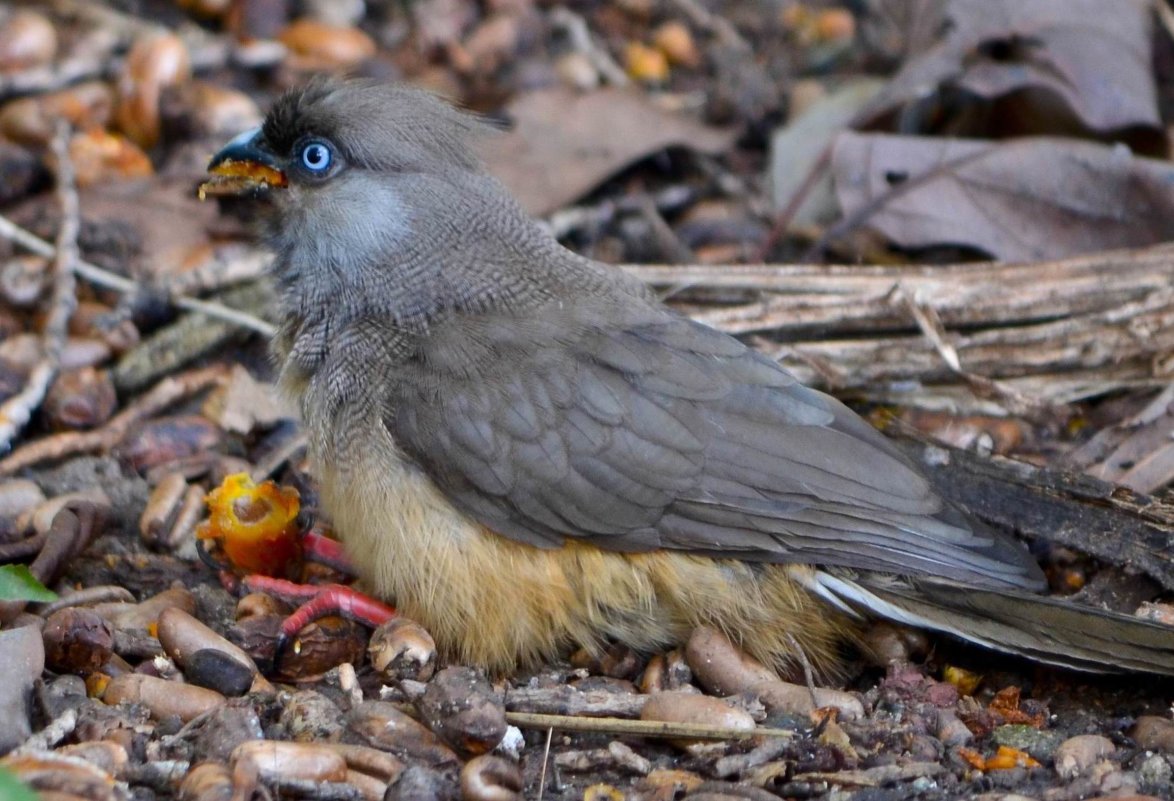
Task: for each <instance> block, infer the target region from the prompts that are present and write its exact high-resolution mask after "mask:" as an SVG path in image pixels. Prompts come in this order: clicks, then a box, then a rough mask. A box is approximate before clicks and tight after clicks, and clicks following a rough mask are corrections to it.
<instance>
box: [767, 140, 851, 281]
mask: <svg viewBox="0 0 1174 801" xmlns="http://www.w3.org/2000/svg"><path fill="white" fill-rule="evenodd" d="M850 126H851V123H849V126H848V127H850ZM831 163H832V143H831V142H828V143H827V145H826V146H825V147H824V149H823V150H822V151H820V154H819V158H817V159H816V160H815V161H813V162H812V163H811V166H810V167H808V168H807V175H805V176H804V177H803V182H802V183H800V184H799V186H798V188H797V189H795V191H794V192H793V193H792V194H791V199H790V200H788V201H787V205H786V206H785V207H784V208H783V210H782V211H780V212H779V213H778V215H777V216H776V217H775V219H774V222H773V223H772V224H771V227H770V231H769V232H768V233H767V235H766V239H764V240H763V242H762V245H761V246H760V247H759V248H758V253H757V254H756V255H755V257H754V261H765V260H766V257H767V256H768V255H769V254H770V252H771V251H772V250H773V249H774V246H775V245H776V244H778V241H779V240H780V239H781V238H782V237H783V235H784V234H786V233H787V230H788V229H789V228H790V227H791V221H792V220H794V219H795V215H796V214H798V213H799V209H800V208H801V207H802V206H803V203H804V201H806V200H807V196H808V195H810V194H811V190H812V189H814V188H815V186H816V184H818V183H819V179H820V178H822V177H823V174H824V173H825V172H827V169H828V167H829V166H831Z"/></svg>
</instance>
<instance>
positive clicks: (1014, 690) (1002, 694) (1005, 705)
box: [987, 687, 1047, 729]
mask: <svg viewBox="0 0 1174 801" xmlns="http://www.w3.org/2000/svg"><path fill="white" fill-rule="evenodd" d="M987 709H989V710H990V711H991V712H994V713H995V714H997V715H999V716H1000V717H1002V718H1003V721H1004V722H1005V723H1010V724H1023V725H1025V726H1032V727H1034V728H1036V729H1040V728H1043V725H1044V723H1046V722H1047V715H1045V714H1043V713H1042V712H1041V711H1039V710H1037V711H1035V712H1033V713H1029V712H1025V711H1024V710H1022V709H1020V708H1019V688H1018V687H1004V688H1003V689H1001V690H999V691H998V692H997V693H995V697H994V698H992V699H991V702H990V703H989V704H988V705H987Z"/></svg>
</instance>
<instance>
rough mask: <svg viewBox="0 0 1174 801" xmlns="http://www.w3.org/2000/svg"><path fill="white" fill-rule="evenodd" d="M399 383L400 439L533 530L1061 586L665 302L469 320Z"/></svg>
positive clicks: (501, 521)
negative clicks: (1045, 578) (658, 305)
mask: <svg viewBox="0 0 1174 801" xmlns="http://www.w3.org/2000/svg"><path fill="white" fill-rule="evenodd" d="M619 305H620V306H623V304H619ZM634 306H635V304H633V307H634ZM601 320H604V321H606V322H603V323H601V322H600V321H601ZM398 378H399V380H398V381H397V384H396V389H395V394H394V397H393V398H392V399H391V401H390V403H389V407H388V411H387V413H386V415H385V425H387V427H388V429H389V431H390V433H391V434H392V436H393V438H394V439H395V441H396V442H397V443H398V445H399V447H401V448H402V449H403V450H404V451H405V453H407V454H408V455H409V456H410V457H411V458H413V459H414V460H415V461H416V462H417V463H418V464H419V465H420V466H421V467H422V468H423V469H424V470H425V471H426V472H427V473H428V474H429V475H430V477H431V478H432V479H433V481H434V482H435V483H436V484H437V485H438V486H439V488H440V489H441V490H442V491H443V492H444V493H445V495H446V496H447V497H448V498H449V499H450V500H451V501H452V502H453V503H454V504H455V505H456V506H458V507H459V508H460V509H461V510H462V511H464V512H465V513H466V514H468V515H470V516H471V517H473V518H474V519H476V520H478V521H479V522H481V523H482V524H484V525H485V526H487V527H489V528H490V529H492V530H493V531H495V532H498V533H500V534H502V535H504V536H506V537H509V538H511V539H514V540H518V541H521V542H525V543H529V544H532V545H535V546H538V547H558V546H560V545H561V544H563V543H564V542H565V541H566V539H567V538H573V539H579V540H583V541H586V542H589V543H591V544H593V545H595V546H597V547H600V548H603V549H608V550H622V551H647V550H652V549H659V548H669V549H678V550H685V551H691V552H697V553H703V554H706V555H710V556H715V557H731V558H738V559H744V560H760V561H767V562H788V563H805V564H820V565H836V566H843V567H850V568H857V569H866V570H876V571H885V572H892V573H901V574H920V575H928V576H935V577H940V578H947V579H953V580H958V581H967V582H970V583H974V584H979V585H985V586H994V587H1021V588H1031V589H1038V588H1039V587H1040V586H1041V584H1042V581H1041V574H1040V573H1039V568H1038V567H1037V566H1036V565H1035V563H1034V561H1033V560H1031V558H1030V557H1029V556H1028V554H1027V553H1026V551H1025V550H1024V549H1023V548H1022V547H1020V546H1019V545H1018V544H1016V543H1014V542H1012V541H1011V540H1009V539H1007V538H1005V537H1003V536H1001V535H999V534H996V533H995V532H993V531H991V530H989V529H986V528H983V527H979V526H978V525H977V524H975V523H974V522H972V521H969V520H967V519H966V517H965V516H963V515H962V514H961V513H960V512H958V510H956V509H955V508H953V507H951V506H950V505H949V504H948V503H946V502H945V501H943V499H942V498H941V497H939V496H938V495H937V494H936V493H935V492H934V490H933V488H932V487H931V486H930V484H929V482H928V481H927V479H926V478H925V477H924V475H922V474H921V473H920V471H918V470H917V469H916V468H915V467H914V466H913V465H912V464H911V463H910V462H909V461H908V460H907V459H906V458H905V457H904V456H903V455H901V454H900V453H899V452H898V451H897V450H896V449H895V448H894V447H893V446H892V445H891V444H890V443H889V442H888V441H887V440H886V439H885V438H884V437H883V436H882V435H880V434H879V433H878V432H876V431H875V430H874V429H873V428H872V427H871V426H869V425H868V424H867V423H865V422H864V421H863V420H861V419H860V418H859V417H858V416H856V415H855V414H854V413H852V412H851V411H850V410H849V409H847V408H846V407H845V406H843V405H842V404H840V403H839V402H838V401H836V400H834V399H832V398H831V397H829V396H827V395H824V394H822V393H820V392H817V391H814V390H811V389H808V388H806V387H804V386H802V385H801V384H800V383H799V382H798V381H797V380H796V379H795V378H794V377H792V376H791V375H790V374H789V373H787V372H786V371H784V370H783V369H781V368H780V367H778V366H777V365H776V364H774V363H773V362H772V361H770V360H769V359H766V358H765V357H763V356H761V355H759V354H757V353H755V352H754V351H752V350H750V349H748V348H747V347H745V346H744V345H742V344H741V343H740V342H738V341H737V340H735V339H733V338H732V337H729V336H727V335H725V334H722V333H720V332H718V331H715V330H713V329H711V328H708V327H706V326H703V325H700V324H698V323H695V322H693V321H691V320H688V319H687V318H684V317H681V316H678V315H675V314H673V313H671V312H668V311H665V310H663V309H659V308H655V307H652V306H650V305H643V304H641V305H640V307H639V308H631V309H627V308H622V309H620V310H617V309H615V308H600V307H596V308H578V309H565V308H563V307H562V306H561V305H555V306H552V307H551V308H548V309H545V310H543V311H542V312H541V313H533V312H531V313H528V314H527V315H525V317H524V318H523V317H521V316H518V317H504V316H501V315H485V316H476V317H463V318H462V320H461V324H460V326H459V327H458V326H453V325H449V326H447V328H446V327H445V326H438V327H437V328H436V329H435V330H433V331H430V332H429V334H428V335H427V336H426V337H424V338H423V344H422V345H421V352H420V354H419V357H418V358H417V359H414V360H412V363H411V364H408V365H405V367H404V370H403V372H402V374H401V375H400V376H398Z"/></svg>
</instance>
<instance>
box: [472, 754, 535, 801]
mask: <svg viewBox="0 0 1174 801" xmlns="http://www.w3.org/2000/svg"><path fill="white" fill-rule="evenodd" d="M522 788H523V783H522V772H521V771H520V770H518V767H517V765H514V764H513V763H511V762H507V761H505V760H504V759H502V758H501V757H496V756H491V755H488V754H486V755H483V756H479V757H474V758H473V759H470V760H469V761H468V762H467V763H466V764H465V766H464V767H463V768H461V798H463V799H464V800H465V801H522Z"/></svg>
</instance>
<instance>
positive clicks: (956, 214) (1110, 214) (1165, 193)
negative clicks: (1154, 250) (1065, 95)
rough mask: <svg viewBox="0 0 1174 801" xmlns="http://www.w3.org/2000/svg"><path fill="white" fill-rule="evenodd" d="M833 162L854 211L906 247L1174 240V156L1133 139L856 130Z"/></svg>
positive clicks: (1027, 247) (1068, 247) (1040, 248)
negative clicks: (1137, 146) (1153, 154)
mask: <svg viewBox="0 0 1174 801" xmlns="http://www.w3.org/2000/svg"><path fill="white" fill-rule="evenodd" d="M832 169H833V174H834V177H835V182H836V196H837V198H838V199H839V201H840V206H841V208H842V209H843V211H844V214H845V216H848V217H850V216H851V215H853V214H854V213H857V212H861V213H862V214H863V215H864V217H865V219H863V220H862V222H863V223H864V224H866V225H867V226H868V227H871V228H874V229H876V230H878V231H880V232H881V233H882V234H884V235H885V236H886V237H888V238H889V239H890V240H891V241H892V242H894V243H895V244H897V245H899V246H901V247H907V248H918V247H931V246H937V245H965V246H969V247H972V248H976V249H978V250H982V251H985V252H986V253H989V254H991V255H992V256H994V257H995V258H998V259H1004V260H1008V261H1010V260H1023V261H1030V260H1036V259H1040V260H1042V259H1054V258H1060V257H1063V256H1069V255H1074V254H1078V253H1091V252H1095V251H1100V250H1108V249H1110V248H1124V247H1140V246H1144V245H1152V244H1156V243H1159V242H1165V241H1168V240H1170V239H1171V238H1174V191H1172V189H1171V188H1172V187H1174V165H1171V164H1169V163H1168V162H1163V161H1156V160H1152V159H1143V158H1135V157H1134V156H1133V155H1132V154H1131V153H1130V152H1129V150H1128V149H1127V148H1125V147H1122V146H1118V147H1108V146H1104V145H1096V144H1092V143H1088V142H1081V141H1077V140H1065V139H1053V138H1042V137H1041V138H1027V139H1020V140H1015V141H1012V142H1007V143H1003V144H992V143H990V142H979V141H974V140H949V139H934V138H929V137H901V136H888V135H879V134H875V135H860V134H855V133H844V134H842V135H841V136H840V137H839V138H838V139H837V140H836V145H835V150H834V152H833V154H832ZM886 196H887V197H886ZM870 204H875V205H876V208H874V209H869V210H867V211H865V210H866V209H868V207H869V205H870Z"/></svg>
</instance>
